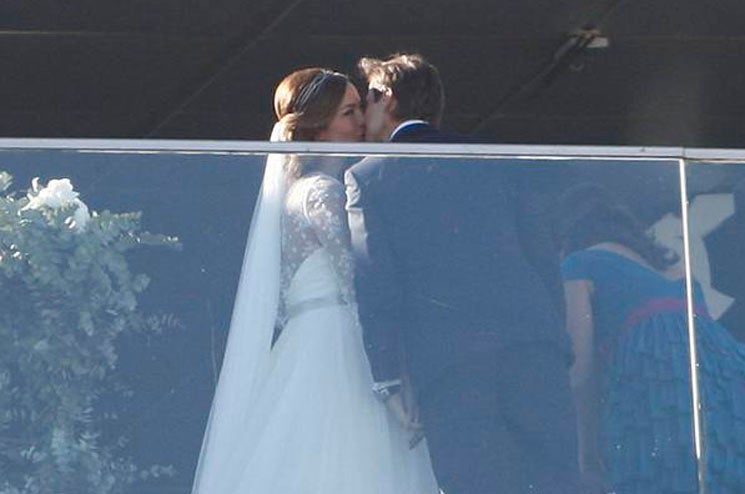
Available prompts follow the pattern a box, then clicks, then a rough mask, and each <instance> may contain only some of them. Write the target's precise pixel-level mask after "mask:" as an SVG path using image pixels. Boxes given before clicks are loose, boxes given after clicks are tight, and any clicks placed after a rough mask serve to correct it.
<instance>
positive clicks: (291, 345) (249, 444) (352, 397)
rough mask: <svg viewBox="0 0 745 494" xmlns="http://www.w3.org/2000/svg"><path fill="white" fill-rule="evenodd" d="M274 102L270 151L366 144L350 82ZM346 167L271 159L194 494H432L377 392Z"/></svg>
mask: <svg viewBox="0 0 745 494" xmlns="http://www.w3.org/2000/svg"><path fill="white" fill-rule="evenodd" d="M274 103H275V105H274V106H275V113H276V115H277V119H278V123H277V124H276V125H275V128H274V132H273V134H272V140H280V141H288V140H319V141H320V140H322V141H359V140H362V139H363V138H364V121H363V116H362V107H361V103H360V97H359V94H358V92H357V90H356V89H355V87H354V86H353V85H352V84H350V83H349V81H348V79H347V77H346V76H344V75H342V74H339V73H335V72H331V71H328V70H322V69H305V70H300V71H297V72H294V73H292V74H290V75H289V76H288V77H286V78H285V79H284V80H283V81H282V82H281V83H280V85H279V86H278V88H277V90H276V93H275V102H274ZM343 169H344V165H343V161H341V160H338V159H336V158H333V157H330V158H308V157H299V156H293V155H270V157H269V158H267V166H266V170H265V174H264V181H263V184H262V192H261V194H260V198H259V202H258V204H257V207H256V212H255V214H254V218H253V221H252V225H251V231H250V237H249V241H248V246H247V249H246V255H245V258H244V264H243V268H242V272H241V279H240V284H239V288H238V294H237V296H236V302H235V307H234V312H233V319H232V322H231V328H230V336H229V340H228V343H227V348H226V355H225V358H224V362H223V366H222V370H221V373H220V381H219V384H218V388H217V391H216V395H215V399H214V402H213V406H212V410H211V413H210V419H209V423H208V426H207V432H206V435H205V439H204V443H203V447H202V453H201V456H200V462H199V466H198V468H197V473H196V478H195V481H194V491H193V492H195V493H202V494H217V493H219V494H270V493H276V494H301V493H302V494H351V493H355V494H359V493H361V494H383V493H399V492H400V493H407V494H408V493H411V494H435V493H436V492H437V486H436V483H435V480H434V476H433V474H432V470H431V467H430V463H429V456H428V453H427V447H426V444H425V443H421V444H420V445H419V446H418V447H417V448H415V449H410V448H409V433H408V431H405V430H404V429H403V428H402V427H401V426H400V424H399V423H398V422H397V420H396V418H395V417H394V416H392V415H391V414H389V412H388V411H387V409H386V407H385V406H384V405H383V404H382V403H381V402H380V401H379V400H378V399H377V397H376V396H375V395H374V393H373V390H372V388H373V380H372V376H371V374H370V369H369V364H368V361H367V357H366V355H365V351H364V347H363V343H362V335H361V330H360V327H359V324H358V322H357V315H356V312H355V309H354V307H355V295H354V287H353V278H352V276H353V268H352V256H351V252H350V240H349V229H348V227H347V219H346V212H345V210H344V204H345V200H346V196H345V191H344V186H343V184H342V183H341V181H340V179H341V176H342V173H343ZM277 324H279V325H280V326H281V331H279V332H276V333H277V334H275V330H274V329H275V325H277ZM275 337H276V341H275V342H274V344H272V341H273V339H274V338H275Z"/></svg>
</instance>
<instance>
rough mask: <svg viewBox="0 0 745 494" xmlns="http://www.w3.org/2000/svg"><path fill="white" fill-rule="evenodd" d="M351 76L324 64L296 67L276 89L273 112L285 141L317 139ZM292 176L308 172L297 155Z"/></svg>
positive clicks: (289, 169)
mask: <svg viewBox="0 0 745 494" xmlns="http://www.w3.org/2000/svg"><path fill="white" fill-rule="evenodd" d="M347 84H349V78H347V76H345V75H344V74H340V73H339V72H334V71H331V70H327V69H322V68H316V67H313V68H307V69H300V70H296V71H295V72H293V73H291V74H290V75H288V76H286V77H285V78H284V79H282V82H280V83H279V85H278V86H277V89H276V90H275V91H274V114H275V115H276V117H277V121H278V122H280V123H281V124H282V132H283V135H282V136H281V138H282V140H284V141H315V140H316V138H317V137H318V134H319V132H320V131H322V130H323V129H325V128H326V127H328V125H329V124H330V123H331V121H332V120H333V118H334V115H335V114H336V110H337V109H338V108H339V105H340V104H341V102H342V100H343V98H344V94H345V92H346V90H347ZM287 167H288V170H287V172H288V175H289V177H290V178H297V177H299V176H300V175H302V174H304V173H307V172H308V171H309V170H307V169H305V168H307V166H303V164H302V163H301V160H299V159H298V158H297V157H294V159H291V160H290V161H289V163H288V164H287Z"/></svg>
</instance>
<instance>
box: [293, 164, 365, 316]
mask: <svg viewBox="0 0 745 494" xmlns="http://www.w3.org/2000/svg"><path fill="white" fill-rule="evenodd" d="M346 199H347V198H346V193H345V192H344V185H342V183H341V182H339V181H337V180H335V179H333V178H331V177H326V176H321V177H318V178H317V179H316V180H314V183H313V185H312V186H311V187H310V189H309V191H308V195H307V197H306V200H305V205H304V207H305V216H306V218H307V219H308V221H309V222H310V224H311V227H312V228H313V232H314V233H315V234H316V236H317V237H318V241H319V242H320V243H321V245H323V246H324V247H325V248H326V251H327V252H328V254H329V257H330V258H331V262H332V264H333V266H334V272H335V273H336V275H337V279H338V281H339V287H340V289H341V294H342V297H344V300H345V301H346V302H347V303H349V304H354V303H355V296H354V265H353V260H352V251H351V243H350V238H349V225H348V223H347V213H346V210H345V208H344V206H345V204H346Z"/></svg>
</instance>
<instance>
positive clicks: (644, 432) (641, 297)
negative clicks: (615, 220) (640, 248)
mask: <svg viewBox="0 0 745 494" xmlns="http://www.w3.org/2000/svg"><path fill="white" fill-rule="evenodd" d="M562 273H563V276H564V279H565V280H589V281H591V282H592V283H593V286H594V292H593V295H592V307H593V323H594V330H595V333H594V334H595V348H596V351H597V352H599V353H600V354H601V355H602V356H603V357H604V358H603V359H601V360H602V361H604V363H605V364H606V367H605V376H604V393H603V402H604V403H603V410H604V411H603V430H602V434H601V435H602V437H603V439H602V441H603V445H602V446H601V448H602V450H603V451H604V452H605V455H606V457H605V459H604V460H605V462H606V465H607V467H608V472H609V476H610V480H611V482H612V484H613V488H614V492H616V493H618V494H668V493H669V494H673V493H675V494H679V493H680V494H683V493H691V494H693V493H696V492H698V480H697V464H696V456H695V449H694V440H693V427H692V405H691V403H692V393H691V386H690V383H691V378H690V366H689V350H688V329H687V317H686V310H685V293H686V292H685V281H684V280H671V279H669V278H666V277H664V276H662V275H660V274H659V273H658V272H656V271H653V270H651V269H649V268H647V267H645V266H644V265H642V264H639V263H637V262H635V261H633V260H631V259H630V258H627V257H625V256H623V255H620V254H617V253H615V252H611V251H607V250H599V249H590V250H584V251H579V252H575V253H574V254H571V255H569V256H567V257H566V259H565V260H564V262H563V264H562ZM694 305H695V307H696V309H695V312H696V318H695V319H696V343H697V351H698V357H699V381H700V390H701V401H702V408H703V424H704V427H703V429H704V465H705V467H704V471H703V473H704V482H705V485H706V487H707V490H706V492H707V493H708V494H730V493H731V494H742V493H745V346H743V345H742V344H741V343H739V342H738V341H737V340H735V339H734V338H733V337H732V336H731V335H730V333H729V332H728V331H727V330H726V329H725V328H724V327H723V326H721V325H720V324H719V323H717V322H716V321H714V320H712V319H711V317H710V316H709V315H708V311H707V309H706V306H705V303H704V299H703V295H702V291H701V287H700V286H699V285H698V283H695V284H694Z"/></svg>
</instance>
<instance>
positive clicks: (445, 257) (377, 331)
mask: <svg viewBox="0 0 745 494" xmlns="http://www.w3.org/2000/svg"><path fill="white" fill-rule="evenodd" d="M359 66H360V68H361V70H362V72H363V73H364V75H365V76H366V79H367V82H368V92H367V96H366V115H365V120H366V125H367V137H368V140H373V141H390V142H432V143H435V142H464V141H467V140H468V139H466V138H464V137H463V136H456V135H452V134H445V133H443V132H441V131H440V130H439V124H440V120H441V117H442V112H443V106H444V94H443V88H442V83H441V81H440V77H439V75H438V72H437V69H436V68H435V67H433V66H432V65H431V64H429V63H428V62H427V61H425V60H424V59H423V58H422V57H421V56H419V55H410V54H403V55H395V56H393V57H391V58H390V59H388V60H385V61H383V60H377V59H367V58H366V59H362V60H361V61H360V64H359ZM514 172H515V170H514V168H513V169H512V171H510V170H508V169H507V167H500V165H499V164H498V163H494V162H491V163H490V162H488V161H486V160H477V159H471V160H463V159H458V161H457V163H455V162H454V160H453V159H447V160H446V159H439V160H438V159H434V158H416V159H411V158H392V157H370V158H366V159H364V160H363V161H361V162H360V163H358V164H357V165H355V166H353V167H352V168H351V169H350V170H349V171H348V172H347V173H346V176H345V181H346V185H347V195H348V202H347V209H348V212H349V225H350V230H351V233H352V244H353V249H354V251H355V256H356V262H357V280H356V285H357V296H358V302H359V313H360V320H361V323H362V327H363V331H364V337H365V347H366V350H367V353H368V357H369V360H370V364H371V366H372V372H373V377H374V379H375V386H374V390H375V391H376V392H377V393H378V394H379V395H380V397H381V399H383V400H385V401H386V403H387V404H388V405H389V407H390V408H391V410H392V411H397V412H399V415H400V416H402V418H403V421H404V423H405V424H406V425H408V426H409V427H410V428H412V429H416V428H417V427H419V423H418V419H417V414H416V408H415V407H414V406H413V404H412V403H411V402H412V400H411V398H410V397H409V393H408V392H407V391H408V390H409V383H410V385H411V388H413V389H415V391H416V401H417V402H418V406H419V409H418V410H419V413H420V414H421V420H422V425H423V427H424V429H425V430H426V434H427V442H428V445H429V449H430V456H431V459H432V464H433V468H434V470H435V475H436V476H437V479H438V482H439V483H440V485H441V487H442V489H443V490H444V491H445V492H446V493H447V494H480V493H496V492H504V493H509V494H522V493H525V494H528V493H531V494H544V493H545V494H548V493H551V494H565V493H566V494H570V493H571V494H574V493H576V492H577V491H578V488H577V483H576V482H577V457H576V444H575V443H576V438H575V434H576V433H575V425H574V420H575V419H574V415H573V409H572V405H571V398H570V391H569V383H568V348H567V342H566V339H565V336H564V332H563V324H562V320H561V319H562V316H561V313H562V305H561V301H560V299H559V298H560V297H561V293H557V292H556V290H554V291H552V290H551V287H554V288H555V287H557V286H560V284H559V283H558V282H557V281H556V279H551V280H549V279H547V278H549V277H551V275H547V274H546V273H547V271H544V272H542V273H539V271H537V270H536V267H535V266H539V265H546V262H545V260H546V259H551V261H550V262H549V264H551V263H554V264H555V263H556V262H558V261H557V260H556V259H555V258H553V257H552V256H555V254H556V253H554V252H550V249H549V252H548V253H544V254H545V255H543V258H542V259H537V258H536V253H537V252H540V251H541V249H543V250H544V251H545V250H546V249H545V246H543V245H541V243H540V239H539V237H540V236H539V235H533V233H535V232H525V231H521V230H520V227H519V225H522V224H525V223H526V222H524V221H521V219H520V218H519V215H520V214H521V211H519V210H518V207H517V204H519V202H520V201H519V197H518V191H517V190H516V188H515V186H514V184H516V183H517V181H516V180H515V177H514V176H512V175H511V174H512V173H514ZM528 223H529V222H528ZM531 242H532V244H531V245H528V244H530V243H531ZM527 252H530V253H531V255H533V258H529V257H530V256H528V255H527V254H526V253H527ZM537 257H540V254H538V255H537ZM542 274H543V276H542ZM552 295H553V296H552Z"/></svg>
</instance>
